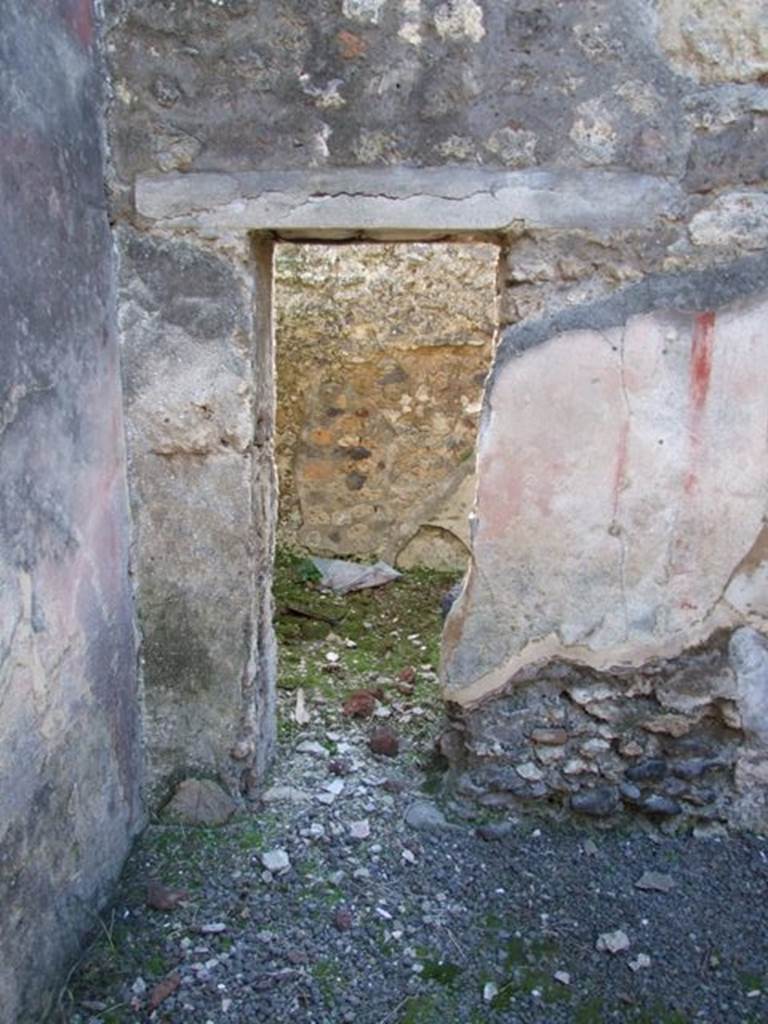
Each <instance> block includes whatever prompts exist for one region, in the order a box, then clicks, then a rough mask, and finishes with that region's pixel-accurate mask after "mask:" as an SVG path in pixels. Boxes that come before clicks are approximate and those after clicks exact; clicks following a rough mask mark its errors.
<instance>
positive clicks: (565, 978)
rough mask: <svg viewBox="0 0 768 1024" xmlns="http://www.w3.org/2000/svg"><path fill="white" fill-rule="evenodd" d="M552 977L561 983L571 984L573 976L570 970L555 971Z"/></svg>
mask: <svg viewBox="0 0 768 1024" xmlns="http://www.w3.org/2000/svg"><path fill="white" fill-rule="evenodd" d="M552 977H553V978H554V979H555V981H559V982H560V984H561V985H570V984H571V976H570V974H569V973H568V971H555V973H554V974H553V975H552Z"/></svg>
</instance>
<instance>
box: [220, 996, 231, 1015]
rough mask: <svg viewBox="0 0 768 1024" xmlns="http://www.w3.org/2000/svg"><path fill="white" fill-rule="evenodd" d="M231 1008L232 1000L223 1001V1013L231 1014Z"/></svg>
mask: <svg viewBox="0 0 768 1024" xmlns="http://www.w3.org/2000/svg"><path fill="white" fill-rule="evenodd" d="M231 1006H232V1000H231V999H222V1000H221V1012H222V1013H229V1010H230V1008H231Z"/></svg>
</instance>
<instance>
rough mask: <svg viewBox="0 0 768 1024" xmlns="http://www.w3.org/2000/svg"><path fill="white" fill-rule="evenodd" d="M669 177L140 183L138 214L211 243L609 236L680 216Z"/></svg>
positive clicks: (380, 173) (417, 176)
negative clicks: (518, 234) (218, 239)
mask: <svg viewBox="0 0 768 1024" xmlns="http://www.w3.org/2000/svg"><path fill="white" fill-rule="evenodd" d="M680 195H681V194H680V191H679V188H678V187H677V186H676V185H673V184H671V183H669V182H668V181H666V180H664V179H663V178H658V177H652V176H650V175H643V174H633V173H621V172H613V171H581V172H572V171H565V170H527V171H494V170H478V169H473V170H468V169H466V168H451V167H444V168H418V169H411V168H392V169H386V170H381V169H378V168H362V169H348V168H337V169H332V170H317V171H316V170H310V171H303V170H301V171H299V170H291V171H249V172H242V173H237V174H218V173H197V172H195V173H190V174H178V173H173V174H165V175H155V176H140V177H139V178H138V179H137V181H136V187H135V203H136V211H137V213H138V214H139V215H140V216H141V217H143V218H145V219H146V220H147V221H151V222H153V223H156V224H158V225H160V226H164V227H168V228H174V227H176V228H182V229H192V230H197V231H200V232H201V233H202V234H204V235H210V236H215V235H219V234H230V233H233V232H245V231H271V232H275V233H277V234H279V235H281V236H283V237H286V238H304V239H329V238H335V239H340V238H345V237H362V238H366V237H373V238H377V239H379V238H386V239H389V240H399V239H418V238H424V239H430V238H435V237H440V236H442V235H446V234H448V235H459V236H460V235H470V236H482V235H486V236H487V235H498V234H503V233H505V232H509V231H515V230H520V229H523V228H550V229H575V230H586V231H590V232H593V233H595V234H609V233H611V232H614V231H621V230H625V229H628V228H634V227H640V226H644V225H647V224H648V223H649V222H652V221H653V220H654V219H656V218H658V217H659V216H662V215H672V214H674V213H675V211H676V209H677V207H678V204H679V201H680Z"/></svg>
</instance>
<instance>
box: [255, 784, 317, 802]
mask: <svg viewBox="0 0 768 1024" xmlns="http://www.w3.org/2000/svg"><path fill="white" fill-rule="evenodd" d="M261 799H262V801H263V802H264V803H265V804H272V803H279V802H280V801H282V800H285V802H286V803H291V804H304V803H307V802H308V801H309V800H310V799H311V797H310V795H309V793H306V792H305V791H304V790H303V789H297V788H296V787H295V786H270V787H269V789H267V790H265V791H264V792H263V793H262V794H261Z"/></svg>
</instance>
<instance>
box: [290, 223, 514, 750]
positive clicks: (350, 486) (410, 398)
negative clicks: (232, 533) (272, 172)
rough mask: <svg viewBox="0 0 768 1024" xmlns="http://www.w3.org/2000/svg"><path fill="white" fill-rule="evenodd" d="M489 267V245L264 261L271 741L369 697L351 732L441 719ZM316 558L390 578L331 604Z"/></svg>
mask: <svg viewBox="0 0 768 1024" xmlns="http://www.w3.org/2000/svg"><path fill="white" fill-rule="evenodd" d="M497 260H498V249H497V247H496V246H494V245H492V244H489V243H461V244H456V243H352V244H349V243H344V244H336V245H326V244H305V243H301V244H299V243H280V244H278V245H277V246H276V250H275V257H274V283H275V307H274V308H275V336H276V366H277V436H276V461H277V468H278V478H279V492H280V497H279V513H278V527H277V554H276V565H275V583H274V596H275V626H276V634H277V639H278V645H279V672H278V696H279V701H278V704H279V710H278V715H279V728H280V729H281V731H282V733H283V735H285V734H286V733H291V732H292V731H293V730H295V729H296V728H297V727H299V726H301V725H302V724H305V723H306V722H307V719H308V718H309V717H311V716H312V715H313V714H314V713H315V712H319V708H320V706H322V705H329V704H330V705H331V707H330V708H328V710H334V709H335V710H341V711H342V713H344V709H347V710H349V701H350V698H352V697H354V696H355V695H356V694H366V693H367V694H368V695H369V696H368V697H367V698H366V697H360V700H359V703H360V717H367V713H365V711H366V708H367V711H368V712H370V715H371V716H372V717H373V716H376V717H381V718H389V717H391V716H392V715H394V716H395V717H396V718H397V721H398V725H399V726H401V727H402V726H403V725H407V726H409V727H410V728H411V731H414V730H415V732H416V733H421V732H427V731H429V729H430V727H431V725H432V723H433V721H434V720H435V719H437V718H438V717H439V714H440V710H441V702H440V699H439V693H438V686H437V668H438V661H439V649H440V634H441V625H442V614H441V611H442V609H444V607H445V605H446V601H447V600H450V597H446V595H450V592H451V590H452V588H455V586H456V584H457V583H458V582H459V581H460V580H461V578H462V577H463V574H464V572H465V570H466V567H467V564H468V560H469V545H470V538H469V515H470V512H471V509H472V504H473V500H474V489H475V481H474V462H475V442H476V436H477V429H478V422H479V416H480V410H481V399H482V392H483V385H484V381H485V377H486V375H487V372H488V369H489V366H490V363H491V359H492V354H493V347H494V342H495V336H496V329H497V315H498V311H497V285H496V282H497ZM316 558H320V559H326V560H327V559H337V560H344V561H347V562H353V563H358V564H368V565H370V564H374V563H377V562H384V563H386V564H387V565H388V566H390V567H392V568H393V569H394V570H395V571H396V572H398V573H400V574H401V575H400V576H399V577H398V578H397V579H396V580H395V581H394V582H392V583H388V584H386V585H381V586H377V587H373V588H367V589H361V590H359V591H356V592H351V593H347V594H339V593H334V592H333V590H332V589H331V588H330V587H328V586H324V585H323V581H322V579H321V575H320V571H319V570H318V565H317V563H316V562H315V561H314V559H316ZM321 564H322V563H321ZM370 695H373V697H371V696H370ZM351 706H352V708H353V711H352V714H353V715H354V701H352V705H351Z"/></svg>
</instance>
